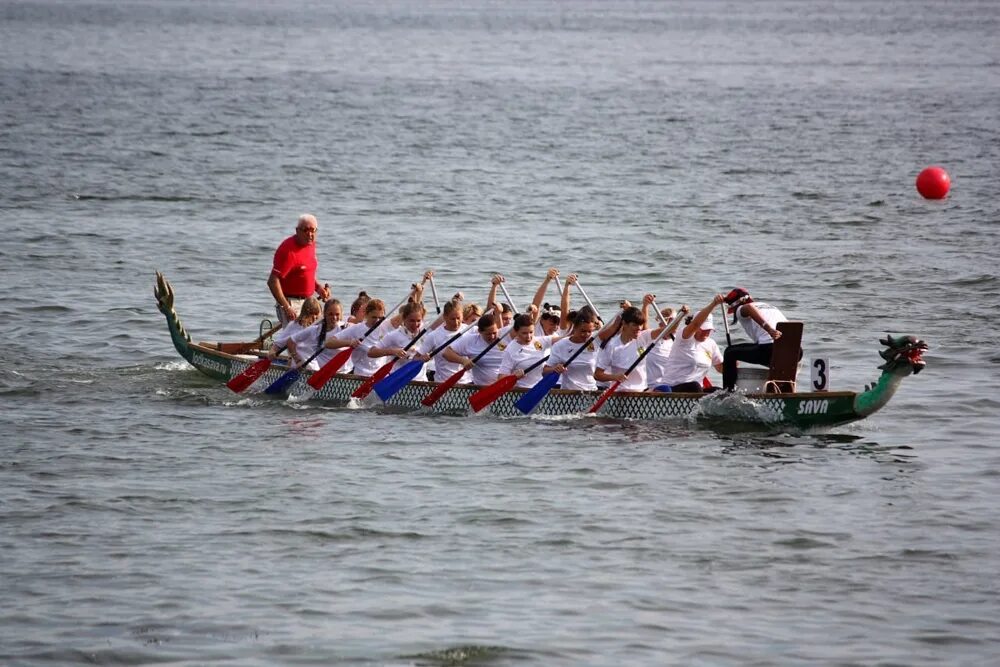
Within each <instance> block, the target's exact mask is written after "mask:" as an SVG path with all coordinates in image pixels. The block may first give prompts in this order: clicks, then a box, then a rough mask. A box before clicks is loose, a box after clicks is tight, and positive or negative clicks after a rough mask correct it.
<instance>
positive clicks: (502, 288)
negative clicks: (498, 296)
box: [500, 283, 517, 315]
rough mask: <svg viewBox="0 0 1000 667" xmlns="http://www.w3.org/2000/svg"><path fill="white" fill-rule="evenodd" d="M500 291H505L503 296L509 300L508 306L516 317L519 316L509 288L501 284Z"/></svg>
mask: <svg viewBox="0 0 1000 667" xmlns="http://www.w3.org/2000/svg"><path fill="white" fill-rule="evenodd" d="M500 290H501V291H503V296H504V298H505V299H507V305H508V306H510V309H511V310H513V311H514V314H515V315H517V308H515V307H514V302H513V301H512V300H511V298H510V293H509V292H508V291H507V286H506V285H504V284H503V283H500Z"/></svg>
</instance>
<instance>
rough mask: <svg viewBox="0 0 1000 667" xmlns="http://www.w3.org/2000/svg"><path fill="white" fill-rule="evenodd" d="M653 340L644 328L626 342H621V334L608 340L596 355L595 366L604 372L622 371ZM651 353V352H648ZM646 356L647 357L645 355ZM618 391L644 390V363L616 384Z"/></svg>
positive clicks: (615, 372)
mask: <svg viewBox="0 0 1000 667" xmlns="http://www.w3.org/2000/svg"><path fill="white" fill-rule="evenodd" d="M652 340H653V335H652V332H651V331H650V330H649V329H644V330H643V331H640V332H639V335H638V336H637V337H636V338H635V339H633V340H630V341H629V342H627V343H623V342H622V336H621V334H618V335H617V336H615V337H614V338H612V339H611V340H609V341H608V344H607V346H605V348H604V349H603V350H601V351H600V353H599V354H598V355H597V367H598V368H602V369H604V372H605V373H611V374H613V375H617V374H618V373H624V372H625V371H626V370H628V367H629V366H631V365H632V364H633V363H635V360H636V359H638V358H639V355H640V354H642V352H643V350H645V349H646V348H647V347H649V344H650V343H651V342H652ZM650 354H652V352H650ZM647 358H648V357H647ZM618 390H619V391H645V390H646V364H645V362H643V363H640V364H639V365H638V366H636V367H635V369H634V370H633V371H632V372H631V373H629V374H628V377H627V378H626V379H625V381H624V382H622V383H621V384H620V385H618Z"/></svg>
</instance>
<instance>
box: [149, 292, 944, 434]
mask: <svg viewBox="0 0 1000 667" xmlns="http://www.w3.org/2000/svg"><path fill="white" fill-rule="evenodd" d="M154 295H155V297H156V302H157V307H158V308H159V310H160V312H161V313H163V315H164V317H166V320H167V328H168V329H169V331H170V337H171V340H172V341H173V344H174V347H175V348H176V349H177V351H178V352H179V353H180V355H181V356H182V357H184V359H186V360H187V361H188V362H189V363H190V364H191V365H192V366H194V367H195V368H196V369H198V370H199V371H201V372H202V373H204V374H205V375H207V376H209V377H211V378H215V379H217V380H219V381H221V382H227V381H229V380H231V379H232V378H234V377H236V376H237V375H239V374H241V373H243V372H244V371H245V370H247V369H248V368H249V367H250V365H251V364H253V363H255V362H257V361H258V360H260V359H261V357H263V356H265V355H266V347H267V345H266V342H267V336H266V335H262V336H261V337H260V338H258V339H257V340H256V341H253V342H249V343H214V342H193V341H192V340H191V336H190V335H189V334H188V333H187V331H186V330H185V328H184V325H183V324H182V323H181V320H180V318H179V317H178V315H177V312H176V311H175V310H174V290H173V287H172V286H171V285H170V283H169V282H168V281H167V280H166V278H164V277H163V275H162V274H160V273H157V274H156V286H155V289H154ZM880 343H881V344H882V346H883V348H884V349H882V350H881V351H880V352H879V356H880V357H881V359H882V360H883V363H882V364H881V365H880V366H878V368H879V369H881V371H882V373H881V375H880V376H879V377H878V379H877V380H876V381H875V382H873V383H872V384H871V385H869V386H867V387H866V388H865V390H864V391H861V392H853V391H812V392H799V391H794V390H792V391H788V392H786V393H743V392H742V391H737V392H736V393H733V394H729V393H726V392H715V393H709V394H693V393H670V392H657V391H646V392H627V391H621V392H617V393H615V394H613V395H611V396H610V398H608V400H607V401H606V402H605V403H604V404H603V406H602V407H601V410H600V412H599V413H598V415H599V416H600V417H603V418H612V419H623V420H667V419H700V418H709V419H717V420H726V421H739V422H749V423H759V424H767V425H774V426H779V427H790V428H795V429H811V428H817V427H830V426H836V425H840V424H846V423H849V422H852V421H856V420H859V419H863V418H865V417H867V416H869V415H871V414H872V413H874V412H875V411H877V410H879V409H880V408H882V406H884V405H885V404H886V403H888V402H889V399H890V398H892V396H893V395H894V394H895V392H896V389H897V388H898V387H899V384H900V383H901V382H902V380H903V379H904V378H906V377H907V376H909V375H915V374H917V373H919V372H920V371H921V370H922V369H923V368H924V366H925V362H924V360H923V356H922V355H923V353H924V351H926V350H927V345H926V343H924V342H923V341H921V340H919V339H917V338H915V337H913V336H887V337H886V338H884V339H882V340H881V341H880ZM279 361H280V360H279ZM288 370H289V367H288V366H287V365H284V364H282V363H279V362H275V363H274V364H272V365H271V367H270V368H269V369H268V370H267V371H266V372H265V373H264V375H263V376H262V377H261V379H260V381H259V383H258V384H259V385H262V386H267V384H266V383H270V382H273V381H275V380H277V379H278V378H279V377H280V376H281V375H282V374H284V373H285V372H286V371H288ZM309 375H310V373H309V372H308V371H303V372H302V374H301V376H300V378H299V379H298V380H297V381H296V382H295V383H294V384H293V385H291V386H290V387H289V388H288V389H287V391H286V392H285V393H284V394H283V397H284V398H288V397H295V398H297V399H300V400H301V399H303V398H304V397H306V398H308V400H316V401H325V402H328V403H333V404H340V405H347V404H348V403H350V402H351V401H352V400H354V401H356V400H357V399H351V394H352V393H353V392H354V391H355V390H356V389H357V388H358V387H359V386H360V385H361V384H362V383H363V382H364V381H365V379H366V378H363V377H359V376H355V375H344V374H339V375H334V376H333V377H332V378H331V379H330V380H329V381H328V382H326V384H324V385H323V387H322V389H320V390H318V391H315V390H312V389H311V388H310V387H308V385H307V384H306V380H307V379H308V377H309ZM437 386H438V383H436V382H421V381H412V382H410V383H408V384H407V385H406V386H405V387H403V389H402V390H400V391H399V392H398V393H396V394H395V395H393V396H392V397H391V399H390V400H389V401H388V406H389V407H391V408H392V409H393V410H397V411H398V410H414V411H416V410H424V411H433V412H439V413H451V414H468V413H471V408H470V404H469V397H470V396H471V395H472V394H473V393H474V392H475V391H476V390H477V389H478V387H475V386H470V385H455V386H454V387H452V388H451V389H449V390H448V391H447V392H446V393H445V394H444V395H443V396H442V397H441V398H440V400H438V401H437V402H435V403H434V404H433V407H431V408H427V407H424V406H423V405H422V404H421V401H422V400H423V399H424V398H426V397H427V396H428V395H429V394H430V393H431V392H432V391H434V389H435V388H436V387H437ZM792 386H793V387H794V384H793V385H792ZM524 391H526V390H523V389H518V388H515V389H512V390H510V391H508V392H507V393H506V394H504V395H502V396H501V397H500V398H499V399H498V400H496V401H495V402H494V403H493V404H491V405H490V406H489V408H488V411H490V412H492V413H493V414H494V415H497V416H500V417H520V416H523V415H521V413H520V412H519V411H518V410H517V408H516V407H515V405H514V404H515V401H516V400H517V399H518V398H519V397H520V396H521V395H522V394H523V393H524ZM372 395H373V396H374V394H372ZM600 395H601V391H575V390H565V389H553V390H551V391H550V392H549V393H548V394H547V395H546V396H545V398H544V399H542V401H541V402H540V403H539V404H538V406H537V407H536V409H535V410H534V411H533V412H532V415H543V416H565V415H580V414H584V413H586V412H587V411H588V409H589V408H590V407H591V406H592V405H593V404H594V402H595V401H596V400H597V399H598V397H599V396H600Z"/></svg>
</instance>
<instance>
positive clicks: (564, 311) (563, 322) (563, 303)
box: [559, 273, 576, 329]
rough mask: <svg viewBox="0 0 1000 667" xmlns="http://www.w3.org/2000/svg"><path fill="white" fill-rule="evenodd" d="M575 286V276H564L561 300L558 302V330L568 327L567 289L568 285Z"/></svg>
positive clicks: (572, 274)
mask: <svg viewBox="0 0 1000 667" xmlns="http://www.w3.org/2000/svg"><path fill="white" fill-rule="evenodd" d="M575 284H576V274H575V273H571V274H569V275H568V276H566V282H564V283H563V291H562V299H561V300H560V301H559V310H560V311H561V312H560V318H559V328H560V329H568V328H569V327H570V324H571V323H570V321H569V287H570V285H575Z"/></svg>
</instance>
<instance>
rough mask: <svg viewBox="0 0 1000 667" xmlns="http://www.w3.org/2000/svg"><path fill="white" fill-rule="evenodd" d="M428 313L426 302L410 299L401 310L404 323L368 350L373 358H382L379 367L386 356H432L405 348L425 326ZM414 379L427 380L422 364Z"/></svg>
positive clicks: (421, 358) (385, 360)
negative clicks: (425, 317) (425, 306)
mask: <svg viewBox="0 0 1000 667" xmlns="http://www.w3.org/2000/svg"><path fill="white" fill-rule="evenodd" d="M426 313H427V309H426V308H424V304H422V303H420V302H419V301H410V302H409V303H407V304H405V305H404V306H403V307H402V308H401V309H400V312H399V314H400V316H401V317H402V318H403V323H402V324H401V325H400V326H399V327H397V328H395V329H393V330H392V331H390V332H389V333H387V334H386V335H385V336H384V337H383V338H382V340H380V341H378V342H377V343H376V344H375V345H373V346H372V347H371V349H370V350H368V356H369V357H371V358H373V359H380V363H379V367H381V366H382V364H384V363H386V362H387V361H388V360H387V359H385V357H395V358H397V359H406V358H407V357H412V358H414V359H420V360H421V361H427V360H428V359H429V358H430V357H428V356H427V355H426V354H424V353H422V352H419V351H414V349H413V347H411V348H410V349H409V350H406V349H404V348H405V347H406V346H407V345H409V344H410V342H411V341H412V340H413V339H414V337H415V336H416V335H417V334H419V333H420V331H421V330H422V329H423V328H424V315H426ZM426 335H427V334H424V336H425V337H426ZM413 379H414V380H420V381H424V380H426V379H427V372H426V368H425V367H424V366H421V367H420V372H419V373H418V374H417V375H416V376H414V378H413Z"/></svg>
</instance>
